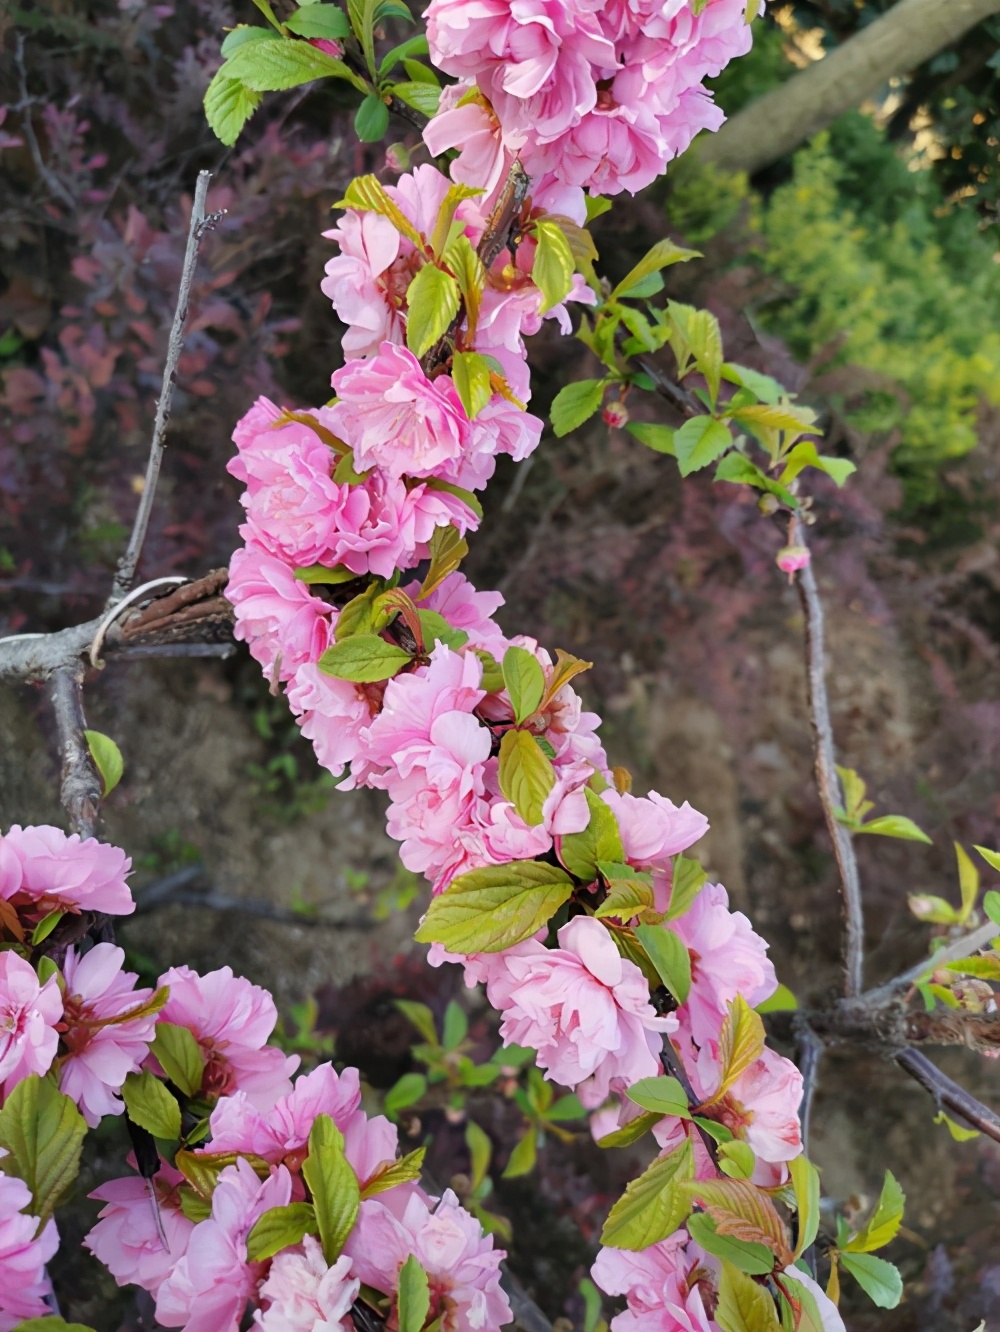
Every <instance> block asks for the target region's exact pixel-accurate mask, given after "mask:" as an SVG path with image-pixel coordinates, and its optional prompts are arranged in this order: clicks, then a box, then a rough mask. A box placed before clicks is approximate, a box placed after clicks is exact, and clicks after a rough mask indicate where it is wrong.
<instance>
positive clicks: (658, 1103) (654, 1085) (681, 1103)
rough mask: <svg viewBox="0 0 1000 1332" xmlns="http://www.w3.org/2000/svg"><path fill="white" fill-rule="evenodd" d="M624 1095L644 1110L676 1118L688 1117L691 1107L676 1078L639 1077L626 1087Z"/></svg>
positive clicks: (689, 1116)
mask: <svg viewBox="0 0 1000 1332" xmlns="http://www.w3.org/2000/svg"><path fill="white" fill-rule="evenodd" d="M625 1095H626V1096H627V1097H628V1099H629V1100H630V1101H634V1102H635V1104H636V1105H641V1106H642V1108H643V1109H644V1110H648V1111H650V1112H651V1113H653V1114H655V1115H657V1116H660V1115H673V1116H674V1117H675V1118H677V1119H690V1118H691V1107H690V1105H689V1104H688V1098H687V1092H685V1090H684V1088H683V1087H682V1086H681V1084H680V1083H679V1082H678V1081H677V1079H676V1078H668V1077H663V1078H640V1079H639V1081H638V1082H634V1083H633V1084H632V1086H631V1087H628V1088H627V1089H626V1092H625Z"/></svg>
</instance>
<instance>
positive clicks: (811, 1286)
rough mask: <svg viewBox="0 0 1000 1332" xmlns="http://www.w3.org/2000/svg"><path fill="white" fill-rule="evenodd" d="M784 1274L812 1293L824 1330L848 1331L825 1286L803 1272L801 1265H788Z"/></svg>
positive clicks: (828, 1331) (831, 1331) (830, 1331)
mask: <svg viewBox="0 0 1000 1332" xmlns="http://www.w3.org/2000/svg"><path fill="white" fill-rule="evenodd" d="M782 1275H783V1276H786V1277H791V1278H792V1280H793V1281H797V1282H798V1283H799V1285H801V1286H805V1288H806V1290H807V1291H809V1293H810V1295H812V1297H813V1299H814V1300H815V1301H816V1308H817V1309H818V1311H819V1316H820V1321H821V1322H822V1324H823V1332H847V1327H846V1325H845V1323H844V1320H843V1318H841V1316H840V1310H839V1309H838V1308H837V1306H836V1305H835V1304H834V1302H833V1300H831V1299H830V1297H829V1295H827V1293H826V1291H825V1290H824V1289H823V1287H822V1286H820V1285H819V1283H818V1282H816V1281H814V1280H813V1279H812V1277H811V1276H810V1275H809V1273H808V1272H803V1270H802V1268H801V1267H786V1268H785V1270H784V1272H783V1273H782Z"/></svg>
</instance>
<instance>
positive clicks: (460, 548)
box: [338, 525, 486, 689]
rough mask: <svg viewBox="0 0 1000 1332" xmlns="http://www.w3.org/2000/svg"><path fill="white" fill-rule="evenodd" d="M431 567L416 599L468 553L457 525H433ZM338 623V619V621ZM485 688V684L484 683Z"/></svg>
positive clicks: (433, 588) (434, 586)
mask: <svg viewBox="0 0 1000 1332" xmlns="http://www.w3.org/2000/svg"><path fill="white" fill-rule="evenodd" d="M430 548H431V567H430V568H429V569H428V570H427V577H426V578H425V579H424V581H423V583H422V584H421V587H420V591H419V592H418V593H417V600H418V601H423V600H424V599H425V598H427V597H429V596H430V594H431V593H432V592H435V591H436V590H437V589H438V588H439V587H440V586H441V584H442V583H443V582H444V580H445V579H446V578H447V577H448V575H449V574H450V573H454V571H455V570H456V569H457V568H458V566H459V565H460V564H461V563H462V560H463V559H464V558H465V557H466V555H468V553H469V543H468V542H467V541H466V540H465V538H464V537H463V536H461V535H460V534H459V531H458V528H457V527H452V526H450V525H449V526H447V527H435V529H434V535H433V536H432V537H431V540H430ZM338 623H339V621H338ZM483 688H484V689H485V688H486V686H485V685H484V686H483Z"/></svg>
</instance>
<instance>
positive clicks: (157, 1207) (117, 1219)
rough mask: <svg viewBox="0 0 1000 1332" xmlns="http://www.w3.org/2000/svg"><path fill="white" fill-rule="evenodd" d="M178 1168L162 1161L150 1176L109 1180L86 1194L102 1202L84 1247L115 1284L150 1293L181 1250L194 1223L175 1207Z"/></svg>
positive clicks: (179, 1176) (180, 1255)
mask: <svg viewBox="0 0 1000 1332" xmlns="http://www.w3.org/2000/svg"><path fill="white" fill-rule="evenodd" d="M183 1183H184V1176H183V1175H182V1174H181V1172H180V1171H179V1170H175V1169H174V1167H173V1166H172V1165H169V1164H167V1163H166V1162H164V1161H161V1162H160V1168H159V1170H158V1171H157V1173H156V1174H155V1175H154V1176H153V1178H152V1179H151V1180H150V1181H148V1182H147V1181H146V1180H144V1179H142V1178H141V1177H140V1176H139V1175H127V1176H125V1177H124V1178H122V1179H112V1180H109V1181H108V1182H107V1183H106V1184H102V1185H101V1186H100V1188H97V1189H95V1190H94V1192H93V1193H91V1194H90V1195H89V1196H90V1197H91V1198H96V1199H97V1200H98V1201H99V1202H103V1203H104V1206H103V1207H102V1208H101V1212H100V1218H99V1220H98V1222H97V1224H96V1225H95V1226H94V1227H93V1228H92V1229H91V1230H90V1232H89V1233H88V1234H87V1236H86V1237H85V1239H84V1241H83V1243H84V1247H85V1248H87V1249H89V1250H90V1252H91V1253H92V1254H93V1255H94V1257H95V1258H97V1259H99V1260H100V1262H102V1263H103V1264H104V1266H105V1267H106V1268H107V1269H108V1271H109V1272H110V1273H111V1275H112V1276H113V1277H114V1279H115V1281H117V1283H118V1285H119V1286H129V1285H135V1286H141V1287H142V1288H143V1290H148V1291H149V1292H150V1293H151V1294H153V1295H155V1294H156V1292H157V1291H158V1290H159V1288H160V1286H161V1285H162V1284H163V1282H164V1281H165V1280H166V1278H167V1277H168V1276H169V1275H170V1273H171V1272H172V1271H173V1269H174V1268H175V1267H176V1266H177V1264H178V1263H179V1262H180V1260H181V1259H182V1258H183V1257H184V1254H185V1253H186V1252H187V1246H188V1241H189V1240H190V1238H191V1232H192V1231H193V1230H194V1227H195V1223H194V1222H193V1221H191V1220H189V1219H188V1217H186V1216H185V1215H184V1213H183V1212H182V1211H181V1205H180V1198H179V1195H178V1192H177V1190H178V1186H179V1185H181V1184H183Z"/></svg>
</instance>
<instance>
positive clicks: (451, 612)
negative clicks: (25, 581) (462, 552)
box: [403, 571, 507, 660]
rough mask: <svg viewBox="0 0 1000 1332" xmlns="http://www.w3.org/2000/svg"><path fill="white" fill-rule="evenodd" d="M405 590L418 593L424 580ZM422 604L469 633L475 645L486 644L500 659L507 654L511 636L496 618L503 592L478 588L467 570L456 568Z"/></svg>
mask: <svg viewBox="0 0 1000 1332" xmlns="http://www.w3.org/2000/svg"><path fill="white" fill-rule="evenodd" d="M403 590H404V591H405V592H406V593H407V595H408V596H410V597H416V595H417V593H418V592H419V590H420V584H419V583H410V584H409V585H408V586H407V587H405V588H404V589H403ZM418 604H419V606H420V608H421V610H433V611H437V613H438V614H439V615H443V616H444V618H445V619H446V620H447V621H448V623H449V624H450V625H451V627H452V628H453V629H461V630H462V631H463V632H464V633H466V634H468V635H469V642H470V644H471V645H472V646H473V647H478V648H484V649H485V650H486V651H487V652H491V653H492V654H493V656H494V657H497V659H498V660H499V658H500V657H502V656H503V653H504V649H505V648H506V645H507V640H506V639H505V638H504V636H503V631H502V630H501V628H500V626H499V625H498V624H497V623H496V621H495V620H494V619H493V616H494V615H495V614H496V612H497V611H498V610H499V609H500V607H501V606H502V605H503V604H504V599H503V596H502V595H501V594H500V593H499V592H477V591H476V589H475V588H474V587H473V585H472V584H471V583H470V582H469V580H468V578H466V576H465V574H463V573H459V572H457V571H456V572H455V573H450V574H449V575H448V577H447V578H446V579H445V580H444V581H443V582H442V583H441V585H440V587H437V588H435V589H434V591H433V592H432V593H431V594H430V596H428V597H424V598H423V599H422V600H421V601H420V602H419V603H418Z"/></svg>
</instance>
